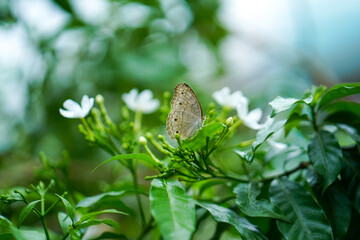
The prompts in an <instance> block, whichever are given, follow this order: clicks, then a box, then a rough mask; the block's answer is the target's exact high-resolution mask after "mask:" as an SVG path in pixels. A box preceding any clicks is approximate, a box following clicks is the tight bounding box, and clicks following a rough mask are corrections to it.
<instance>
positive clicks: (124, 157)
mask: <svg viewBox="0 0 360 240" xmlns="http://www.w3.org/2000/svg"><path fill="white" fill-rule="evenodd" d="M129 159H136V160H140V161H142V162H143V163H145V164H147V165H151V166H154V167H156V168H157V167H158V164H157V163H156V162H155V161H154V159H152V158H151V157H150V156H149V155H147V154H145V153H130V154H123V155H117V156H115V157H112V158H110V159H108V160H105V161H103V162H102V163H100V164H99V165H97V167H96V168H94V170H92V171H93V172H94V171H95V170H96V169H98V168H99V167H100V166H102V165H104V164H106V163H108V162H112V161H116V160H129Z"/></svg>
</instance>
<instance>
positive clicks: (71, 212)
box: [55, 193, 75, 222]
mask: <svg viewBox="0 0 360 240" xmlns="http://www.w3.org/2000/svg"><path fill="white" fill-rule="evenodd" d="M55 195H56V196H58V197H59V198H60V199H61V201H62V202H63V204H64V206H65V209H66V212H67V214H68V215H69V217H70V219H71V220H72V222H74V217H75V209H74V207H73V206H72V205H71V203H70V202H69V201H68V200H66V199H65V198H63V197H62V196H60V195H59V194H56V193H55Z"/></svg>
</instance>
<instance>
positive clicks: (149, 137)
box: [145, 132, 153, 140]
mask: <svg viewBox="0 0 360 240" xmlns="http://www.w3.org/2000/svg"><path fill="white" fill-rule="evenodd" d="M145 138H146V139H149V140H150V139H152V138H153V135H152V134H151V132H147V133H145Z"/></svg>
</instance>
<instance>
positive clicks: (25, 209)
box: [18, 200, 41, 226]
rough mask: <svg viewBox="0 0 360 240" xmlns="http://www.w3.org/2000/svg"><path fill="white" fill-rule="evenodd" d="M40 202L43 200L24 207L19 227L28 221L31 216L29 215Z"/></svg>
mask: <svg viewBox="0 0 360 240" xmlns="http://www.w3.org/2000/svg"><path fill="white" fill-rule="evenodd" d="M40 201H41V200H36V201H33V202H31V203H29V204H28V205H26V207H24V208H23V210H21V213H20V216H19V221H18V226H20V225H21V223H22V222H23V221H24V220H25V219H26V217H27V216H28V215H29V213H30V212H31V211H32V210H33V208H34V207H35V205H36V204H37V203H38V202H40Z"/></svg>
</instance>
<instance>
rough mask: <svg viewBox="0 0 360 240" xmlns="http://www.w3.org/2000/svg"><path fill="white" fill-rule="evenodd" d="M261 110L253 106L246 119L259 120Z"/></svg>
mask: <svg viewBox="0 0 360 240" xmlns="http://www.w3.org/2000/svg"><path fill="white" fill-rule="evenodd" d="M261 115H262V110H261V109H260V108H255V109H254V110H251V111H250V112H249V114H248V115H247V116H246V120H247V121H254V122H259V121H260V119H261Z"/></svg>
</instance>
